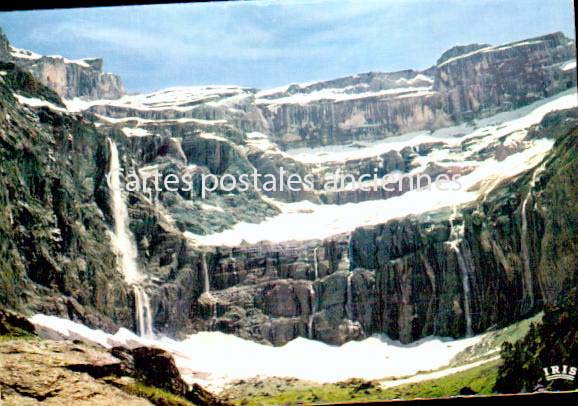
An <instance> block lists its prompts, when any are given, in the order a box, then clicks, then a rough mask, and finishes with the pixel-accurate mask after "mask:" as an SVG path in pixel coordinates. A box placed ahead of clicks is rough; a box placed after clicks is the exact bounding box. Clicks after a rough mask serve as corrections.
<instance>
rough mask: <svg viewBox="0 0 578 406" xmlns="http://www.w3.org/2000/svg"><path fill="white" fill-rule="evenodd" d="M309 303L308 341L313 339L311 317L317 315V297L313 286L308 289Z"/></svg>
mask: <svg viewBox="0 0 578 406" xmlns="http://www.w3.org/2000/svg"><path fill="white" fill-rule="evenodd" d="M309 301H310V302H311V314H310V315H309V320H308V321H307V334H308V337H309V339H310V340H312V339H313V316H314V315H315V313H317V297H316V296H315V288H314V287H313V285H311V286H310V287H309Z"/></svg>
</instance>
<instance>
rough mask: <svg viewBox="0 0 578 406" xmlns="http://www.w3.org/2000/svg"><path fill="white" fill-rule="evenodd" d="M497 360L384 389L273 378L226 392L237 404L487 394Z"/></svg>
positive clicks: (375, 384)
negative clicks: (466, 392) (463, 391)
mask: <svg viewBox="0 0 578 406" xmlns="http://www.w3.org/2000/svg"><path fill="white" fill-rule="evenodd" d="M500 363H501V361H499V360H496V361H491V362H488V363H487V364H483V365H480V366H477V367H473V368H471V369H468V370H466V371H462V372H458V373H455V374H452V375H448V376H445V377H441V378H437V379H431V380H427V381H422V382H416V383H408V384H402V385H399V386H396V387H392V388H387V389H383V388H381V385H380V383H379V381H363V380H358V379H355V380H349V381H345V382H339V383H335V384H324V385H321V384H315V383H309V382H306V383H304V382H303V381H298V380H291V379H286V380H281V379H275V380H270V381H261V382H245V383H244V384H241V385H237V386H235V387H231V388H229V389H228V390H227V393H226V394H227V396H228V398H229V399H230V400H232V401H233V402H234V403H235V404H237V405H240V406H257V405H279V404H282V405H283V404H297V403H332V402H346V401H352V400H364V401H369V400H386V399H415V398H431V397H442V396H455V395H459V394H460V392H461V391H462V390H463V389H464V388H469V389H470V390H471V391H472V392H470V393H473V392H475V393H479V394H489V393H492V388H493V386H494V384H495V382H496V377H497V374H498V367H499V365H500Z"/></svg>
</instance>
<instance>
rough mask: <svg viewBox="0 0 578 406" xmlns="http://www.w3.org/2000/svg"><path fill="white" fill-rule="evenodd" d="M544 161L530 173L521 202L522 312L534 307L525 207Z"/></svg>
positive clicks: (543, 166)
mask: <svg viewBox="0 0 578 406" xmlns="http://www.w3.org/2000/svg"><path fill="white" fill-rule="evenodd" d="M545 165H546V164H545V163H544V164H542V165H541V166H540V167H538V168H536V169H535V170H534V173H533V175H532V180H531V182H530V184H529V185H528V194H527V195H526V198H525V199H524V202H523V203H522V233H521V238H520V249H521V251H522V252H521V254H522V258H523V261H524V307H523V312H525V311H526V310H530V309H532V308H533V307H534V281H533V278H532V269H531V268H530V248H529V243H528V218H527V215H526V208H527V205H528V201H529V200H530V196H531V195H532V189H534V186H536V178H537V176H538V175H539V174H540V173H541V172H542V171H543V170H544V168H545ZM526 295H528V298H529V300H530V308H529V309H528V308H527V307H526V300H525V298H526Z"/></svg>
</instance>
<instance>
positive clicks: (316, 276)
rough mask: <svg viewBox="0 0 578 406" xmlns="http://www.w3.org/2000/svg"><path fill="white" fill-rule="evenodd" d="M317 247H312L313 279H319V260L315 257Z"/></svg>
mask: <svg viewBox="0 0 578 406" xmlns="http://www.w3.org/2000/svg"><path fill="white" fill-rule="evenodd" d="M318 249H319V247H315V248H314V249H313V270H314V271H315V280H317V279H319V261H318V259H317V250H318Z"/></svg>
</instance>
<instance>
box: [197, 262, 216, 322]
mask: <svg viewBox="0 0 578 406" xmlns="http://www.w3.org/2000/svg"><path fill="white" fill-rule="evenodd" d="M201 265H202V268H203V295H204V296H205V297H206V298H207V302H208V304H209V308H210V312H211V321H210V327H211V329H212V328H213V326H214V324H215V322H216V320H217V303H216V301H215V298H214V297H213V295H212V294H211V283H210V280H209V267H208V266H207V256H206V254H205V253H204V252H203V253H202V255H201Z"/></svg>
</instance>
